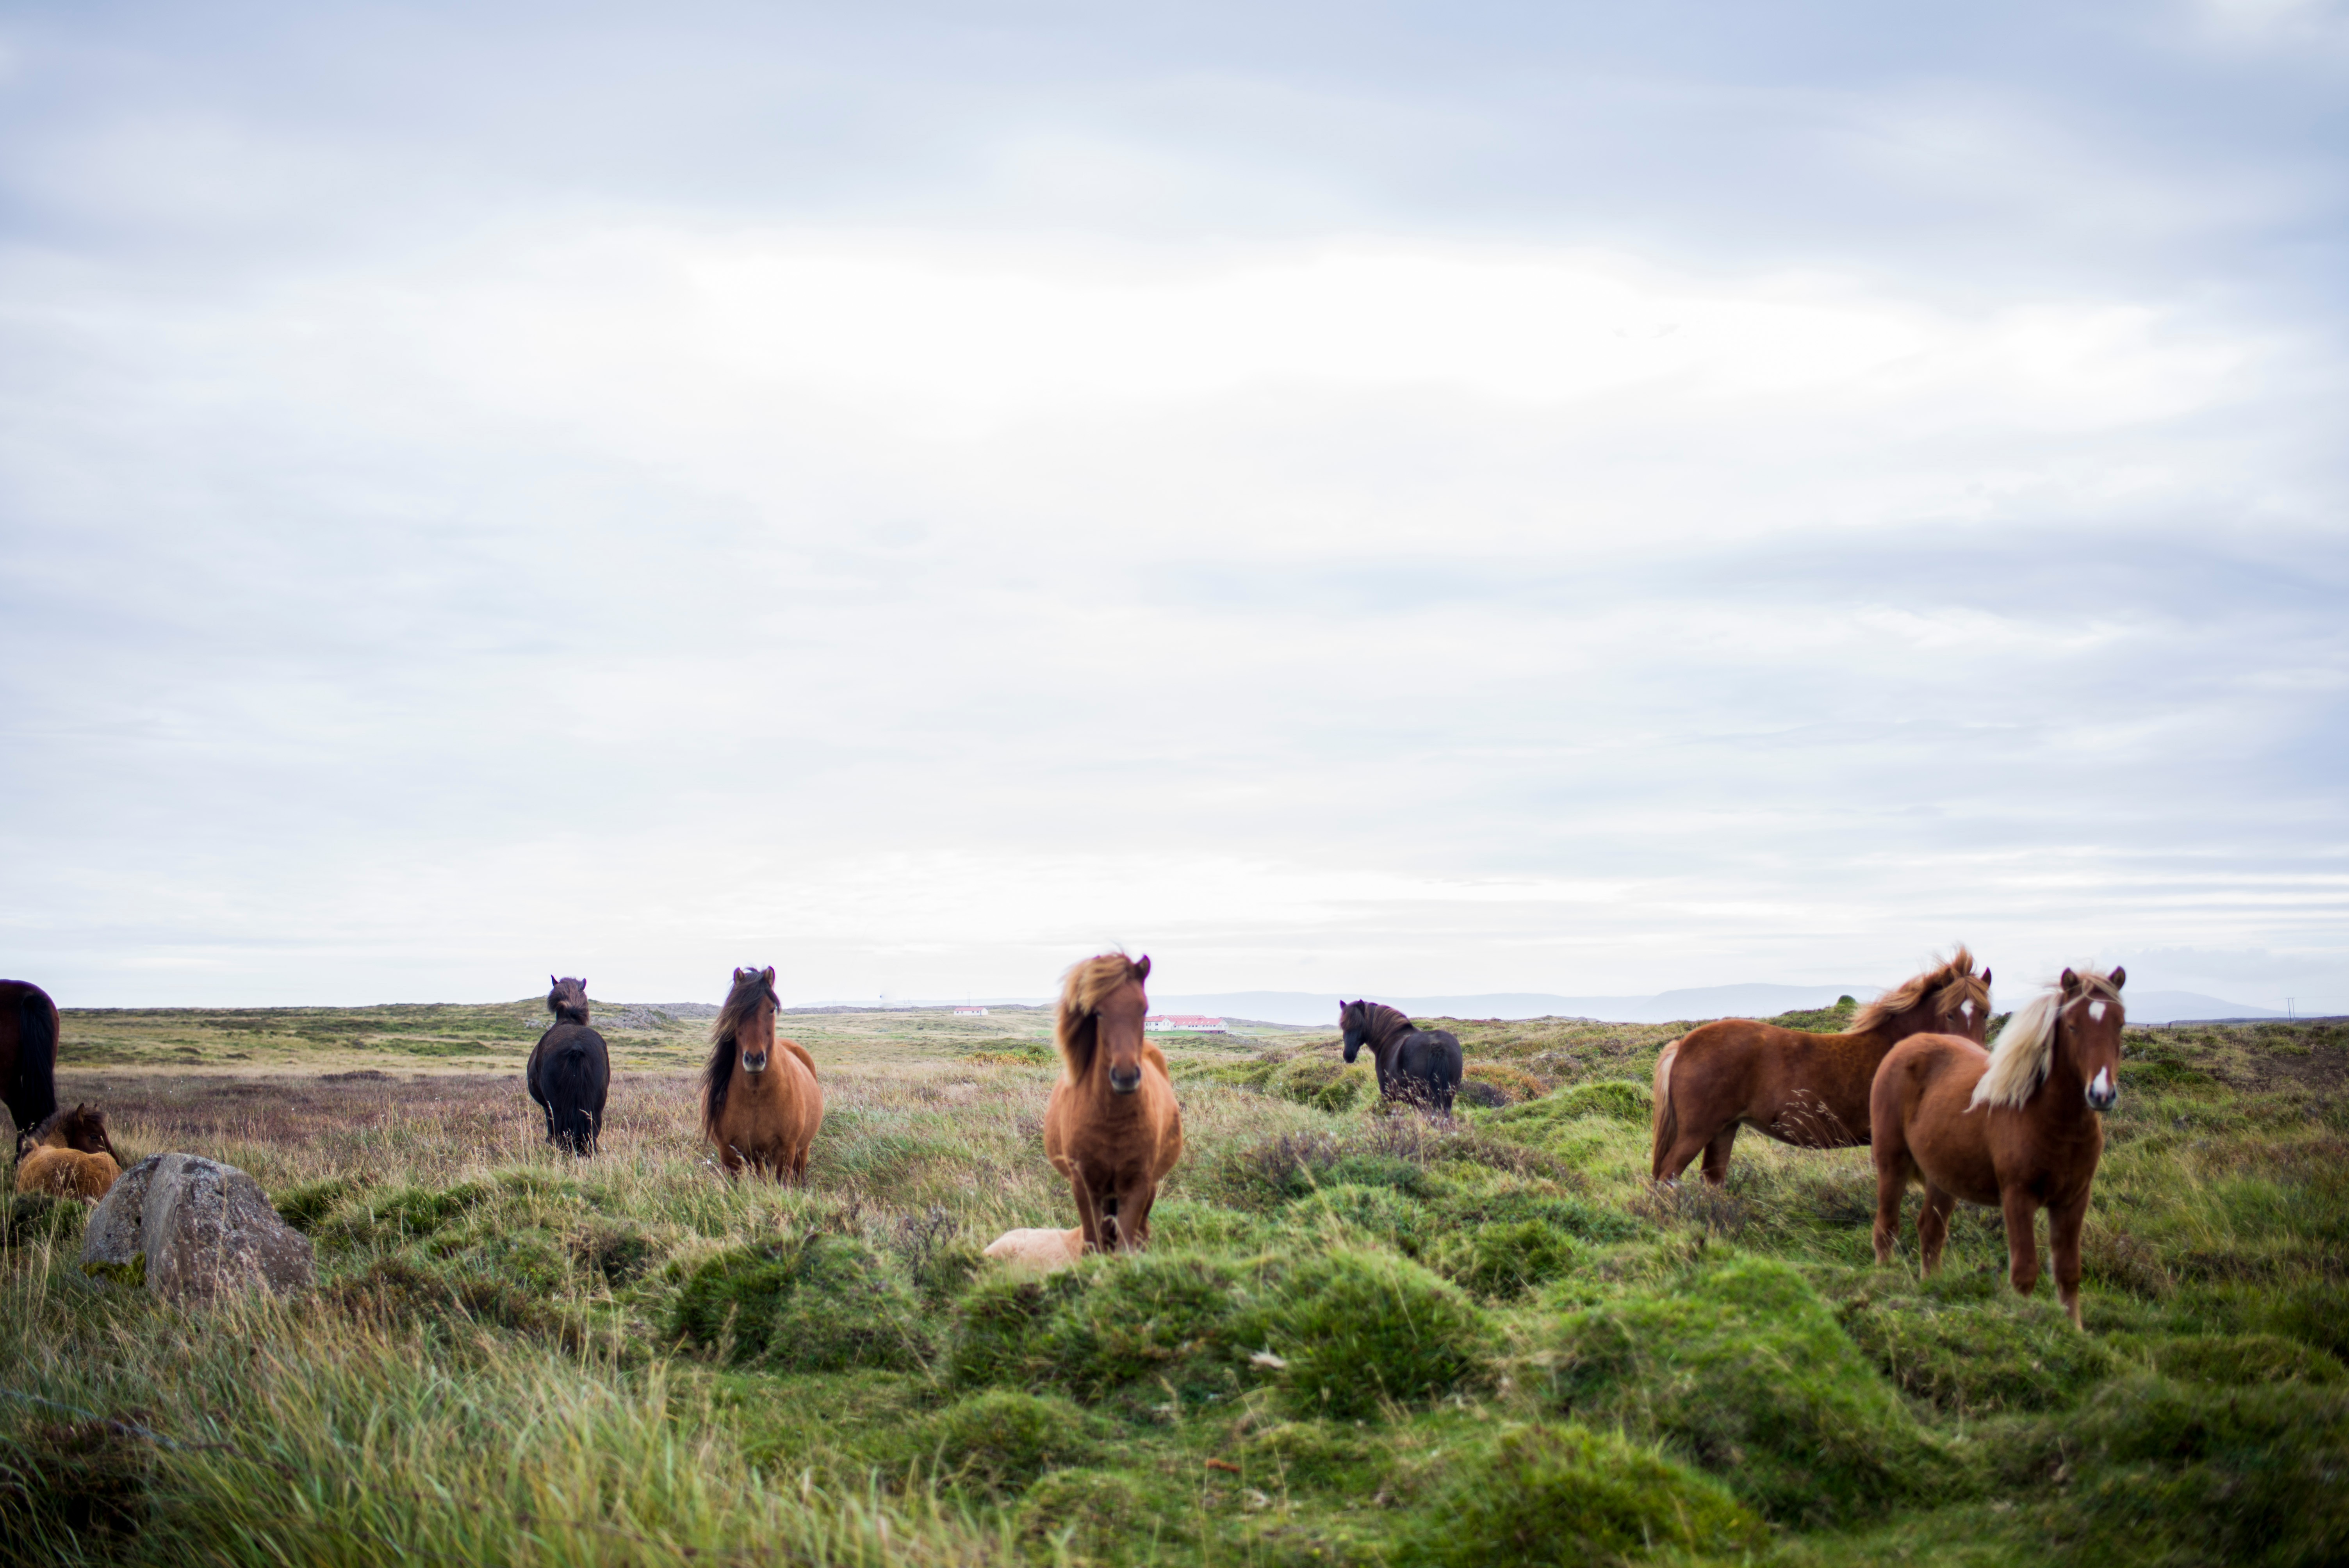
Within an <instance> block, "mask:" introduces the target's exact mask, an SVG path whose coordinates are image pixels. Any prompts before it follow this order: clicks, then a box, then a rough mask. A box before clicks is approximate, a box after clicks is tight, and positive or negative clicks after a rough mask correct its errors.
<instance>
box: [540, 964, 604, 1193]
mask: <svg viewBox="0 0 2349 1568" xmlns="http://www.w3.org/2000/svg"><path fill="white" fill-rule="evenodd" d="M546 978H547V982H548V984H549V985H551V986H552V987H553V989H551V990H549V991H548V992H547V994H546V1010H547V1011H548V1012H550V1013H552V1014H554V1023H552V1024H550V1025H548V1026H547V1028H546V1033H544V1034H543V1035H541V1036H539V1037H538V1044H536V1045H535V1046H533V1047H531V1050H530V1060H529V1061H528V1062H527V1063H525V1064H524V1065H523V1070H522V1081H523V1088H527V1089H528V1090H530V1098H531V1099H534V1100H536V1101H538V1107H539V1109H541V1110H543V1111H544V1112H546V1140H547V1141H548V1142H549V1143H552V1144H554V1146H555V1147H556V1148H557V1149H567V1150H570V1151H571V1152H572V1153H574V1154H589V1153H592V1152H594V1150H595V1145H596V1143H597V1142H598V1141H599V1140H601V1139H602V1138H603V1136H604V1102H605V1099H607V1098H608V1097H609V1095H610V1094H611V1091H612V1054H611V1052H610V1050H609V1049H607V1048H606V1047H605V1044H604V1037H603V1036H601V1035H599V1034H597V1033H596V1032H595V1030H593V1029H591V1028H589V1027H588V1026H587V982H586V981H585V980H574V979H562V980H557V979H555V977H554V975H548V976H547V977H546Z"/></svg>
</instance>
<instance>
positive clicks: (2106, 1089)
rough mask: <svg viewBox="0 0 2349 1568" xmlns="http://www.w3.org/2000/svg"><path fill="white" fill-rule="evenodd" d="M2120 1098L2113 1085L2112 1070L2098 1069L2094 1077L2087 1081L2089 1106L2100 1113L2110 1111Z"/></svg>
mask: <svg viewBox="0 0 2349 1568" xmlns="http://www.w3.org/2000/svg"><path fill="white" fill-rule="evenodd" d="M2120 1098H2121V1091H2120V1090H2119V1088H2116V1086H2115V1085H2114V1083H2113V1069H2112V1068H2097V1069H2096V1076H2095V1078H2090V1079H2089V1080H2088V1103H2089V1105H2091V1106H2093V1107H2094V1108H2095V1109H2097V1110H2100V1111H2103V1110H2110V1109H2112V1108H2113V1106H2114V1104H2115V1102H2116V1101H2117V1100H2119V1099H2120Z"/></svg>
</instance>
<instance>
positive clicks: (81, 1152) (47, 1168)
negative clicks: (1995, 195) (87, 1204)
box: [16, 1103, 122, 1199]
mask: <svg viewBox="0 0 2349 1568" xmlns="http://www.w3.org/2000/svg"><path fill="white" fill-rule="evenodd" d="M121 1174H122V1157H121V1156H120V1155H119V1154H117V1153H116V1152H115V1151H114V1140H111V1139H109V1138H108V1137H107V1135H106V1113H105V1112H104V1111H102V1110H93V1109H90V1108H89V1106H88V1104H87V1103H84V1104H81V1105H77V1106H75V1107H74V1108H73V1109H71V1110H58V1111H52V1112H50V1113H49V1114H48V1115H47V1116H46V1117H44V1118H43V1119H41V1120H40V1121H38V1122H36V1123H35V1124H34V1125H33V1126H31V1127H29V1128H26V1130H24V1131H23V1132H21V1133H19V1134H17V1136H16V1191H19V1192H47V1193H48V1194H50V1195H51V1196H52V1197H57V1198H86V1199H98V1198H103V1197H105V1196H106V1194H107V1192H108V1191H109V1190H110V1189H111V1188H112V1187H113V1185H114V1182H115V1179H116V1178H117V1177H119V1176H120V1175H121Z"/></svg>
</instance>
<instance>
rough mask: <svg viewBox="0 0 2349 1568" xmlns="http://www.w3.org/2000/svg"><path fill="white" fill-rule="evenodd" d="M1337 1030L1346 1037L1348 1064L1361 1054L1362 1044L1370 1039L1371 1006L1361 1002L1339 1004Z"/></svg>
mask: <svg viewBox="0 0 2349 1568" xmlns="http://www.w3.org/2000/svg"><path fill="white" fill-rule="evenodd" d="M1338 1029H1339V1032H1340V1034H1342V1035H1344V1036H1345V1037H1346V1059H1347V1060H1348V1061H1352V1060H1353V1059H1354V1058H1355V1057H1358V1056H1360V1055H1361V1050H1362V1042H1363V1041H1364V1040H1367V1039H1369V1038H1370V1037H1371V1005H1370V1004H1369V1003H1368V1002H1362V1001H1354V1002H1340V1003H1339V1004H1338Z"/></svg>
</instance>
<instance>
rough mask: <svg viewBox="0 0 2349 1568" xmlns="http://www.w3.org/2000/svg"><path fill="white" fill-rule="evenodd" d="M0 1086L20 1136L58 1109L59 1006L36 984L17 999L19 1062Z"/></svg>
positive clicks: (17, 1050)
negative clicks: (3, 1090)
mask: <svg viewBox="0 0 2349 1568" xmlns="http://www.w3.org/2000/svg"><path fill="white" fill-rule="evenodd" d="M0 1088H5V1089H6V1091H7V1093H6V1096H5V1099H7V1102H8V1112H9V1114H10V1115H11V1116H14V1117H15V1118H16V1130H17V1132H18V1133H19V1134H20V1135H21V1134H23V1133H24V1132H26V1131H27V1130H30V1129H31V1128H33V1127H34V1126H35V1125H36V1124H37V1123H39V1122H40V1121H42V1120H43V1119H46V1118H47V1117H49V1116H51V1115H54V1114H55V1113H56V1111H57V1004H56V1003H54V1002H52V1001H50V1000H49V995H48V993H47V992H46V991H44V990H42V989H41V988H40V987H39V986H37V985H27V986H26V987H25V994H24V995H22V996H20V997H18V998H17V1002H16V1067H15V1068H14V1069H13V1070H12V1071H11V1072H10V1074H9V1075H8V1082H7V1083H6V1084H5V1085H0Z"/></svg>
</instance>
